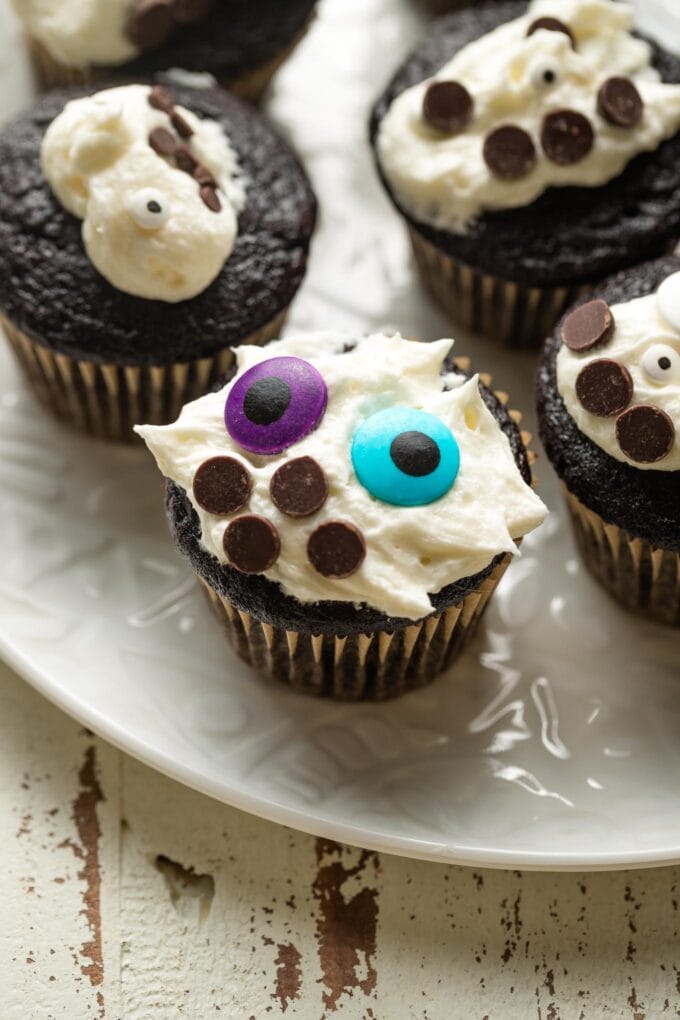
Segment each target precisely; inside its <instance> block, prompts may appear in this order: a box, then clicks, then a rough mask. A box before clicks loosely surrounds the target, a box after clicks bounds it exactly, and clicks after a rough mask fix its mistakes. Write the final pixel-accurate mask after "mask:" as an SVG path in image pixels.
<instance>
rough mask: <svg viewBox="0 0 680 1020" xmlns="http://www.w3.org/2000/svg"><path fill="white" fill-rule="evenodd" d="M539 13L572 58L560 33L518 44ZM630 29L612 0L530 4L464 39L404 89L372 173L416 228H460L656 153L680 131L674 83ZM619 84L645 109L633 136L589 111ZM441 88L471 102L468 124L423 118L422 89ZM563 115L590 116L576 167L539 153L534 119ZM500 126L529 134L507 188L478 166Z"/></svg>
mask: <svg viewBox="0 0 680 1020" xmlns="http://www.w3.org/2000/svg"><path fill="white" fill-rule="evenodd" d="M548 16H551V17H554V18H558V19H560V20H561V21H562V22H564V23H565V24H566V25H568V27H569V28H570V30H571V32H572V33H573V35H574V37H575V40H576V50H574V49H572V47H571V43H570V40H569V38H568V37H567V35H566V34H565V33H563V32H555V31H546V30H539V31H536V32H535V33H534V34H533V35H531V36H529V37H527V34H526V33H527V29H528V28H529V26H530V25H531V23H532V22H533V21H534V20H535V19H536V18H538V17H548ZM632 26H633V11H632V8H631V7H630V6H629V5H628V4H626V3H621V2H619V0H533V2H532V3H531V4H530V5H529V8H528V10H527V13H526V14H525V15H523V16H522V17H520V18H517V19H515V20H513V21H509V22H506V23H505V24H502V25H500V26H499V27H498V28H496V29H494V30H493V31H492V32H489V33H488V34H487V35H485V36H483V37H481V38H480V39H477V40H475V41H474V42H471V43H469V44H468V45H467V46H465V47H463V49H461V50H460V51H459V52H458V53H456V55H455V56H454V57H453V58H452V59H451V60H450V61H449V62H448V63H447V64H445V65H444V66H443V67H442V68H441V69H440V70H439V71H437V73H436V75H434V77H432V78H428V79H427V80H425V81H423V82H420V83H419V84H417V85H414V86H412V87H411V88H409V89H406V90H405V91H404V92H402V93H401V95H399V96H398V97H397V98H396V99H395V100H394V102H393V103H392V104H391V106H390V107H389V109H388V111H387V113H386V114H385V116H384V118H383V120H382V122H381V123H380V126H379V130H378V136H377V151H378V157H379V160H380V165H381V167H382V170H383V173H384V174H385V177H386V179H387V181H388V182H389V184H390V187H391V188H392V190H393V192H394V195H395V196H396V198H397V200H398V202H399V203H400V204H401V205H402V206H403V208H404V209H406V210H407V212H409V213H410V214H411V215H412V216H413V217H414V218H415V219H416V220H419V221H421V222H424V223H428V224H430V225H432V226H434V227H437V228H440V229H448V230H458V231H460V230H463V229H464V227H465V224H466V223H469V222H470V221H472V220H474V219H475V217H477V216H478V215H479V214H480V213H482V212H485V211H489V210H494V209H509V208H516V207H519V206H525V205H528V204H529V203H531V202H533V201H534V200H535V199H536V198H538V197H539V196H540V195H541V194H542V193H543V192H544V191H545V190H546V189H547V188H548V187H553V186H560V185H562V186H564V185H581V186H587V187H596V186H598V185H602V184H605V183H606V182H607V181H609V180H611V179H612V178H614V177H616V176H618V175H619V174H620V173H621V172H622V171H623V170H624V168H625V166H626V164H627V163H628V162H629V161H630V160H631V159H632V158H633V157H634V156H636V155H637V154H638V153H640V152H647V151H652V150H654V149H656V148H657V147H658V146H659V144H660V143H661V142H662V141H663V140H664V139H666V138H669V137H671V136H672V135H674V134H675V133H676V132H677V131H678V129H680V86H678V85H666V84H663V83H662V82H661V81H660V78H659V75H658V73H657V72H656V70H655V69H654V68H653V67H651V63H650V60H651V50H650V47H649V46H648V44H647V43H645V42H643V41H642V40H640V39H637V38H635V37H634V36H633V35H631V28H632ZM548 67H549V68H550V69H551V70H553V71H554V72H555V81H554V84H552V85H549V86H546V85H545V84H544V83H543V82H542V81H541V84H538V82H539V80H540V74H538V73H537V72H540V71H541V70H542V69H544V68H548ZM617 76H627V77H630V78H631V79H632V80H633V81H634V83H635V85H636V87H637V89H638V92H639V94H640V96H641V98H642V100H643V103H644V111H643V116H642V121H641V122H640V123H639V124H638V125H637V126H636V127H634V128H632V129H623V128H620V127H614V126H612V125H611V124H609V123H608V122H607V121H606V120H605V119H604V118H603V117H602V116H601V115H600V114H599V113H598V111H597V93H598V90H599V88H600V86H601V85H602V83H603V82H604V81H605V80H606V79H607V78H610V77H617ZM450 80H455V81H458V82H460V83H461V84H462V85H464V86H465V87H466V89H467V90H468V92H469V93H470V95H471V96H472V98H473V101H474V111H473V116H472V120H471V121H470V123H469V124H468V126H467V127H466V128H465V129H464V130H463V131H461V132H460V133H458V134H453V135H448V134H445V133H443V132H440V131H437V130H435V129H434V128H432V127H430V126H429V125H428V124H427V123H426V122H425V120H424V119H423V116H422V107H423V97H424V95H425V92H426V90H427V87H428V85H429V84H430V83H431V82H433V81H450ZM565 108H568V109H570V110H575V111H577V112H578V113H581V114H583V115H585V116H586V117H587V118H588V119H589V121H590V122H591V124H592V126H593V128H594V131H595V143H594V145H593V148H592V149H591V151H590V152H589V153H588V155H587V156H586V157H585V158H584V159H581V160H580V161H579V162H577V163H572V164H571V165H569V166H559V165H557V164H556V163H554V162H551V161H550V160H549V159H547V158H546V156H545V154H544V153H543V151H542V148H541V140H540V133H541V124H542V121H543V117H544V116H545V115H546V114H547V113H550V112H551V111H556V110H560V109H565ZM505 124H514V125H517V126H518V127H520V128H523V129H524V130H525V131H527V132H528V134H529V135H530V136H531V138H532V140H533V142H534V145H535V148H536V154H537V161H536V165H535V166H534V168H533V169H532V170H531V171H530V172H529V173H528V174H526V176H524V177H521V178H519V179H516V180H503V179H500V178H498V177H495V176H494V175H493V174H492V173H491V171H490V170H489V167H488V166H487V164H486V163H485V161H484V158H483V146H484V140H485V138H486V136H487V135H488V134H489V133H490V132H491V131H492V130H493V129H494V128H497V127H500V126H502V125H505Z"/></svg>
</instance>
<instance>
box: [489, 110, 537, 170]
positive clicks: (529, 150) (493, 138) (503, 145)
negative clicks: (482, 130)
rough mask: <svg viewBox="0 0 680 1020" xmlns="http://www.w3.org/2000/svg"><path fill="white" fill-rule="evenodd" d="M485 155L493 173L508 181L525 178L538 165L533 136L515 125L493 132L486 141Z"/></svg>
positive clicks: (507, 125) (508, 125)
mask: <svg viewBox="0 0 680 1020" xmlns="http://www.w3.org/2000/svg"><path fill="white" fill-rule="evenodd" d="M483 155H484V160H485V162H486V165H487V166H488V168H489V170H490V171H491V173H492V174H494V176H495V177H502V178H503V180H506V181H513V180H516V179H517V178H518V177H525V176H526V175H527V174H528V173H529V172H530V171H531V170H533V167H534V164H535V163H536V149H535V146H534V143H533V142H532V140H531V135H529V134H528V133H527V132H526V131H525V130H524V129H523V128H520V127H516V126H515V125H514V124H505V125H504V126H503V127H499V128H496V129H495V130H494V131H491V132H490V134H488V135H487V136H486V139H485V141H484V152H483Z"/></svg>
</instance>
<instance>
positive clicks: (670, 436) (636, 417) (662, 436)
mask: <svg viewBox="0 0 680 1020" xmlns="http://www.w3.org/2000/svg"><path fill="white" fill-rule="evenodd" d="M616 438H617V440H618V443H619V446H620V447H621V449H622V450H623V452H624V453H625V455H626V457H629V458H630V459H631V460H634V461H637V463H638V464H654V463H655V462H656V461H657V460H662V459H663V458H664V457H665V456H666V454H668V453H670V451H671V448H672V446H673V443H674V441H675V426H674V425H673V421H672V419H671V418H669V416H668V415H667V414H666V412H665V411H662V410H661V408H660V407H654V405H653V404H636V405H635V406H634V407H629V408H628V410H627V411H624V412H623V414H621V415H619V417H618V418H617V419H616Z"/></svg>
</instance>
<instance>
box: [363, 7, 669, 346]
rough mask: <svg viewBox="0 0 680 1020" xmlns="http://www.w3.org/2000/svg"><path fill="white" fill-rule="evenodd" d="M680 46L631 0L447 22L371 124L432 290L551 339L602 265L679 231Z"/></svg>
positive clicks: (485, 325) (474, 10) (480, 10)
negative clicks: (638, 26) (637, 24)
mask: <svg viewBox="0 0 680 1020" xmlns="http://www.w3.org/2000/svg"><path fill="white" fill-rule="evenodd" d="M679 83H680V59H678V58H677V57H676V56H672V55H671V54H668V53H666V52H665V51H664V50H662V49H661V48H660V47H659V46H658V45H656V44H655V43H652V42H650V41H647V40H645V39H643V38H641V37H640V36H639V35H638V34H637V32H636V31H635V28H634V22H633V10H632V7H631V6H630V5H629V4H628V3H626V2H620V0H532V2H531V3H529V4H527V3H526V2H524V0H484V2H481V3H479V4H477V5H474V6H473V7H470V8H469V9H466V10H463V11H459V12H457V13H455V14H451V15H448V16H445V17H443V18H441V19H440V20H439V21H437V22H436V25H435V27H434V28H433V29H432V33H431V35H430V36H429V37H428V39H427V40H426V41H425V42H424V43H423V44H422V45H421V46H420V47H419V48H418V49H417V50H416V51H415V53H414V54H413V55H412V56H411V57H410V58H409V59H408V60H407V61H406V63H405V64H404V65H403V66H402V67H401V69H400V70H399V71H398V72H397V74H396V75H395V76H394V78H393V79H392V81H391V82H390V84H389V85H388V87H387V89H386V91H385V92H384V94H383V95H382V96H381V98H380V99H379V101H378V102H377V104H376V106H375V108H374V111H373V117H372V122H371V137H372V142H373V146H374V150H375V156H376V162H377V166H378V170H379V173H380V176H381V178H382V181H383V184H384V185H385V187H386V189H387V192H388V195H389V197H390V198H391V200H392V202H393V203H394V205H395V206H396V208H397V210H398V211H399V212H400V213H401V215H402V216H403V217H404V218H405V220H406V224H407V226H408V229H409V233H410V236H411V240H412V243H413V248H414V252H415V256H416V260H417V263H418V267H419V269H420V273H421V276H422V278H423V281H424V283H425V285H426V286H427V287H428V288H429V289H430V291H431V292H432V293H433V295H434V296H435V298H436V299H438V300H439V301H440V303H442V304H443V305H444V307H445V308H446V309H447V311H448V312H449V313H450V314H451V315H452V316H453V317H454V318H455V319H457V320H458V321H461V322H463V323H465V324H466V325H468V326H470V327H472V328H474V329H476V330H478V331H480V332H484V333H486V334H487V335H489V336H490V337H492V338H494V339H497V340H499V341H502V342H505V343H507V344H510V345H514V346H526V345H531V344H536V343H539V342H541V341H542V340H543V339H544V338H545V336H546V335H547V334H548V333H549V332H550V329H551V328H552V326H553V325H554V323H555V321H556V320H557V318H558V317H559V315H560V314H561V313H562V312H563V311H564V309H565V308H566V307H568V306H569V304H570V303H571V302H572V301H573V300H575V299H576V298H577V297H578V296H579V294H580V293H582V292H584V291H585V290H587V289H588V288H591V287H592V286H593V285H595V284H596V283H597V281H599V280H601V279H602V278H603V277H605V276H607V275H608V274H611V273H613V272H617V271H620V270H622V269H625V268H627V267H629V266H632V265H634V264H636V263H638V262H640V261H642V260H644V259H651V258H655V257H657V256H661V255H664V254H666V253H667V252H668V251H669V250H671V249H672V247H673V244H674V242H676V241H677V240H678V238H680V171H679V170H678V166H679V165H680V84H679Z"/></svg>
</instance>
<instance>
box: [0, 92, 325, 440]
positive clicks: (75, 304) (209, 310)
mask: <svg viewBox="0 0 680 1020" xmlns="http://www.w3.org/2000/svg"><path fill="white" fill-rule="evenodd" d="M315 215H316V203H315V198H314V195H313V193H312V191H311V188H310V186H309V182H308V180H307V177H306V175H305V173H304V171H303V169H302V167H301V166H300V164H299V162H298V160H297V158H296V157H295V155H294V154H293V153H292V152H291V150H290V149H289V148H288V146H287V145H286V144H285V143H284V142H283V141H282V140H281V139H280V138H279V137H278V136H277V135H276V134H275V133H274V132H273V131H272V130H271V128H269V127H268V125H267V124H266V123H265V122H264V121H263V120H262V119H261V118H260V116H259V115H258V114H257V112H256V111H255V110H254V109H253V108H252V107H250V106H248V105H246V104H244V103H242V102H240V101H239V100H238V99H236V98H235V97H234V96H231V95H229V94H228V93H226V92H223V91H222V90H221V89H217V88H207V89H203V88H201V89H198V88H189V87H186V86H185V87H181V88H180V87H173V88H169V87H166V86H165V85H162V84H156V85H149V84H144V85H142V84H131V85H124V86H118V87H114V88H110V89H105V90H102V91H97V92H93V93H90V92H88V91H86V90H82V89H79V90H68V91H62V92H53V93H50V94H49V95H47V96H44V97H43V98H42V99H41V100H40V101H39V102H38V103H37V105H36V106H34V107H33V108H32V109H31V110H29V111H27V112H26V113H24V114H22V115H21V116H19V117H18V119H16V120H15V121H14V122H13V123H11V124H10V125H9V126H8V127H6V128H5V129H4V131H3V132H2V133H1V134H0V322H1V323H2V325H3V327H4V331H5V333H6V335H7V337H8V339H9V340H10V342H11V345H12V347H13V349H14V351H15V353H16V355H17V358H18V359H19V362H20V364H21V366H22V368H23V369H24V370H25V374H26V376H27V378H28V380H29V382H30V383H31V384H32V385H33V388H34V389H35V391H36V393H37V395H38V396H39V398H40V399H41V400H42V401H43V403H45V404H46V405H47V406H48V407H49V408H50V409H51V410H52V411H54V412H55V413H56V414H58V415H59V416H60V417H61V418H63V419H65V420H67V421H68V422H70V423H71V424H72V425H75V426H77V427H79V428H81V429H82V430H84V431H86V432H87V433H89V434H91V435H96V436H101V437H106V438H113V439H123V440H129V439H132V438H133V434H132V426H133V425H134V424H135V423H137V422H139V421H143V420H144V421H149V422H157V423H160V422H168V421H173V420H174V419H175V418H176V417H177V415H178V413H179V411H180V408H181V407H182V405H183V404H184V403H186V402H187V401H189V400H192V399H193V398H195V397H197V396H199V395H200V394H202V393H205V392H206V391H207V390H209V389H210V388H211V386H213V385H214V384H215V382H216V381H217V379H219V378H220V377H221V376H222V375H223V374H224V373H225V371H227V369H228V368H229V366H230V365H231V364H232V363H233V354H232V348H233V347H235V346H237V345H238V344H245V343H252V344H263V343H266V342H267V341H268V340H270V339H272V338H273V337H274V336H276V335H277V334H278V333H279V331H280V328H281V325H282V323H283V321H284V319H285V316H286V313H287V310H288V306H289V305H290V302H291V301H292V299H293V296H294V295H295V293H296V291H297V288H298V287H299V285H300V283H301V281H302V278H303V276H304V272H305V267H306V262H307V254H308V249H309V243H310V238H311V235H312V231H313V228H314V222H315Z"/></svg>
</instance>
